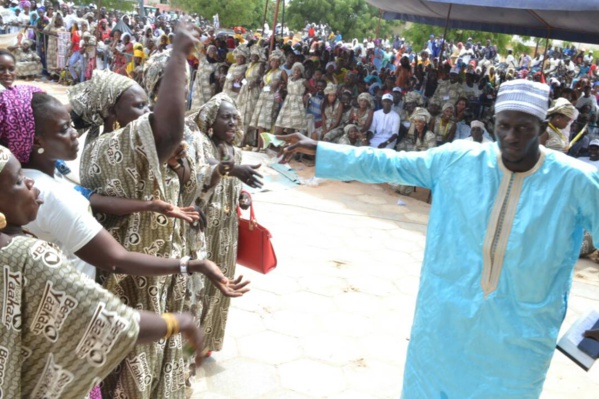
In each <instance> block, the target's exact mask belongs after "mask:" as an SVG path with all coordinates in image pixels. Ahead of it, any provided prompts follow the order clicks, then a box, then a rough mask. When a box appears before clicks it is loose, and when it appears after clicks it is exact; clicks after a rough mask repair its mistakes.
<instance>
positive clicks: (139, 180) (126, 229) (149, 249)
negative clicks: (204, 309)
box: [81, 30, 198, 399]
mask: <svg viewBox="0 0 599 399" xmlns="http://www.w3.org/2000/svg"><path fill="white" fill-rule="evenodd" d="M196 43H197V41H196V40H195V39H193V38H192V37H191V34H189V33H188V32H186V31H185V30H179V31H178V33H177V36H176V38H175V41H174V43H173V49H172V52H171V57H170V59H169V61H168V64H167V66H166V68H165V71H164V75H163V76H162V78H163V80H162V81H163V82H164V83H163V84H160V88H159V96H158V100H157V102H156V106H155V107H154V112H153V113H150V114H148V113H145V112H144V110H145V109H146V108H147V101H148V100H147V96H146V95H145V92H144V91H143V89H141V87H139V86H138V85H136V84H134V85H133V86H132V87H131V88H129V89H128V90H127V92H130V95H129V97H128V98H123V97H124V95H125V93H124V94H122V95H121V96H120V100H119V101H118V102H120V101H124V102H125V103H124V104H122V105H121V106H118V107H115V109H114V110H112V111H111V113H112V114H113V115H114V116H115V117H117V118H118V116H119V115H122V114H130V113H133V114H136V113H137V114H136V115H135V117H134V118H133V121H132V122H130V123H129V124H128V125H127V126H126V127H125V128H123V129H120V130H116V131H114V132H112V133H108V134H103V135H101V136H99V137H98V138H97V139H95V140H93V141H92V142H91V143H90V144H89V145H87V146H86V147H85V149H84V152H83V157H82V165H83V167H82V169H81V182H82V183H83V185H84V186H85V187H87V188H89V189H92V190H95V192H96V193H98V194H100V195H108V196H112V197H119V198H136V199H160V200H163V201H165V202H168V203H171V204H179V203H181V204H183V203H185V204H186V205H189V204H190V203H191V197H193V195H194V194H195V192H196V187H197V184H198V182H197V179H195V176H196V173H197V168H196V165H195V162H193V160H192V159H190V158H187V157H179V158H181V163H179V162H176V163H175V164H171V162H170V160H171V159H172V157H173V155H175V154H176V152H177V151H178V148H179V146H180V144H181V141H182V139H183V133H184V130H185V120H184V118H185V109H186V107H185V97H186V96H185V90H186V87H185V83H186V79H185V75H186V73H185V71H186V68H187V59H186V57H187V55H188V53H189V52H190V51H191V49H192V48H193V47H194V45H195V44H196ZM140 108H141V109H140ZM140 114H142V115H141V116H140ZM192 177H194V178H192ZM162 216H163V215H156V214H154V213H152V214H150V213H147V212H146V213H141V214H140V213H136V214H132V215H129V216H127V217H118V216H113V215H108V214H105V213H103V214H100V215H99V217H100V219H101V220H102V224H103V226H104V227H105V228H106V229H107V230H108V231H110V232H111V233H112V234H113V235H114V236H115V238H117V240H118V241H119V242H120V243H121V244H122V245H123V246H124V247H125V248H127V249H129V250H131V251H133V252H139V253H145V254H152V255H155V256H159V257H163V258H178V257H181V256H185V255H186V254H187V249H186V243H185V231H184V228H183V227H182V226H181V223H180V221H178V220H173V219H168V218H164V217H162ZM188 261H189V257H187V256H185V257H184V258H183V259H182V260H181V270H182V273H181V274H179V275H173V276H168V277H159V278H146V279H143V280H140V279H138V278H135V277H133V276H122V275H119V274H116V273H110V274H108V275H107V276H105V277H106V280H105V283H104V285H105V286H106V288H107V289H109V290H110V291H112V292H115V293H119V295H120V296H121V297H123V298H124V300H126V301H127V302H128V303H130V304H131V305H132V306H135V307H138V308H141V309H147V310H151V311H153V312H156V313H160V312H162V311H164V310H167V311H170V312H180V311H182V310H183V308H184V305H185V296H186V294H187V282H188V281H187V279H188V274H187V273H185V269H186V268H187V262H188ZM132 364H134V365H136V366H139V367H130V366H128V365H132ZM138 370H147V371H148V372H147V373H145V375H141V376H140V375H139V374H138V373H137V371H138ZM140 377H141V378H140ZM102 389H103V392H104V393H106V394H107V396H108V397H115V396H117V397H118V394H121V393H124V394H125V395H126V396H127V397H135V398H142V399H146V398H148V399H149V398H165V397H169V398H171V399H184V398H185V397H186V390H187V388H186V386H185V360H184V358H183V353H182V347H181V342H180V340H179V339H171V340H169V341H167V342H162V343H161V344H160V345H155V346H151V347H150V346H146V347H140V348H136V350H135V351H134V353H131V354H130V355H129V356H128V358H127V359H126V360H125V363H122V364H121V367H119V368H118V369H116V370H115V371H114V372H113V373H112V374H110V376H109V377H108V378H107V379H106V380H105V381H104V384H103V387H102Z"/></svg>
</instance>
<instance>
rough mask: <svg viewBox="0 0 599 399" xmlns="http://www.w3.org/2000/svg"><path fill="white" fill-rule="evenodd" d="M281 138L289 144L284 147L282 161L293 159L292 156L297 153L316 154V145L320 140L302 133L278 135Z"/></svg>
mask: <svg viewBox="0 0 599 399" xmlns="http://www.w3.org/2000/svg"><path fill="white" fill-rule="evenodd" d="M276 137H277V138H278V139H279V140H283V141H285V142H286V143H287V144H288V145H286V146H285V147H283V149H282V150H281V153H279V156H280V155H283V159H281V161H280V163H287V162H289V160H291V157H292V156H293V155H294V154H296V153H302V154H306V155H315V154H316V146H317V145H318V142H317V141H316V140H312V139H310V138H308V137H306V136H304V135H303V134H301V133H292V134H287V135H277V136H276Z"/></svg>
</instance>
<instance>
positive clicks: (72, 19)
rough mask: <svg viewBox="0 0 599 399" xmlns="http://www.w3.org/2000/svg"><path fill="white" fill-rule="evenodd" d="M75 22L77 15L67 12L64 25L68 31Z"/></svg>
mask: <svg viewBox="0 0 599 399" xmlns="http://www.w3.org/2000/svg"><path fill="white" fill-rule="evenodd" d="M75 22H77V16H76V15H75V14H67V16H65V17H64V26H65V28H67V31H69V32H70V31H71V28H72V27H73V24H74V23H75Z"/></svg>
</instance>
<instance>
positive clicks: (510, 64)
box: [505, 54, 518, 69]
mask: <svg viewBox="0 0 599 399" xmlns="http://www.w3.org/2000/svg"><path fill="white" fill-rule="evenodd" d="M505 63H506V64H507V67H508V68H514V69H516V68H517V67H518V66H517V65H516V59H515V58H514V56H513V55H512V54H508V56H507V57H505Z"/></svg>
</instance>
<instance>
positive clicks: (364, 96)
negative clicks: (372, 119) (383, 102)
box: [358, 92, 374, 108]
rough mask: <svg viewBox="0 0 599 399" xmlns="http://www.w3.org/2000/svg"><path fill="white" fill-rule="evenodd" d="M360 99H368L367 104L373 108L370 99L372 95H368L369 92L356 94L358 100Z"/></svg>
mask: <svg viewBox="0 0 599 399" xmlns="http://www.w3.org/2000/svg"><path fill="white" fill-rule="evenodd" d="M361 100H366V101H368V106H369V107H370V108H374V104H373V100H372V96H371V95H370V93H366V92H364V93H362V94H360V95H359V96H358V102H360V101H361Z"/></svg>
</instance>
